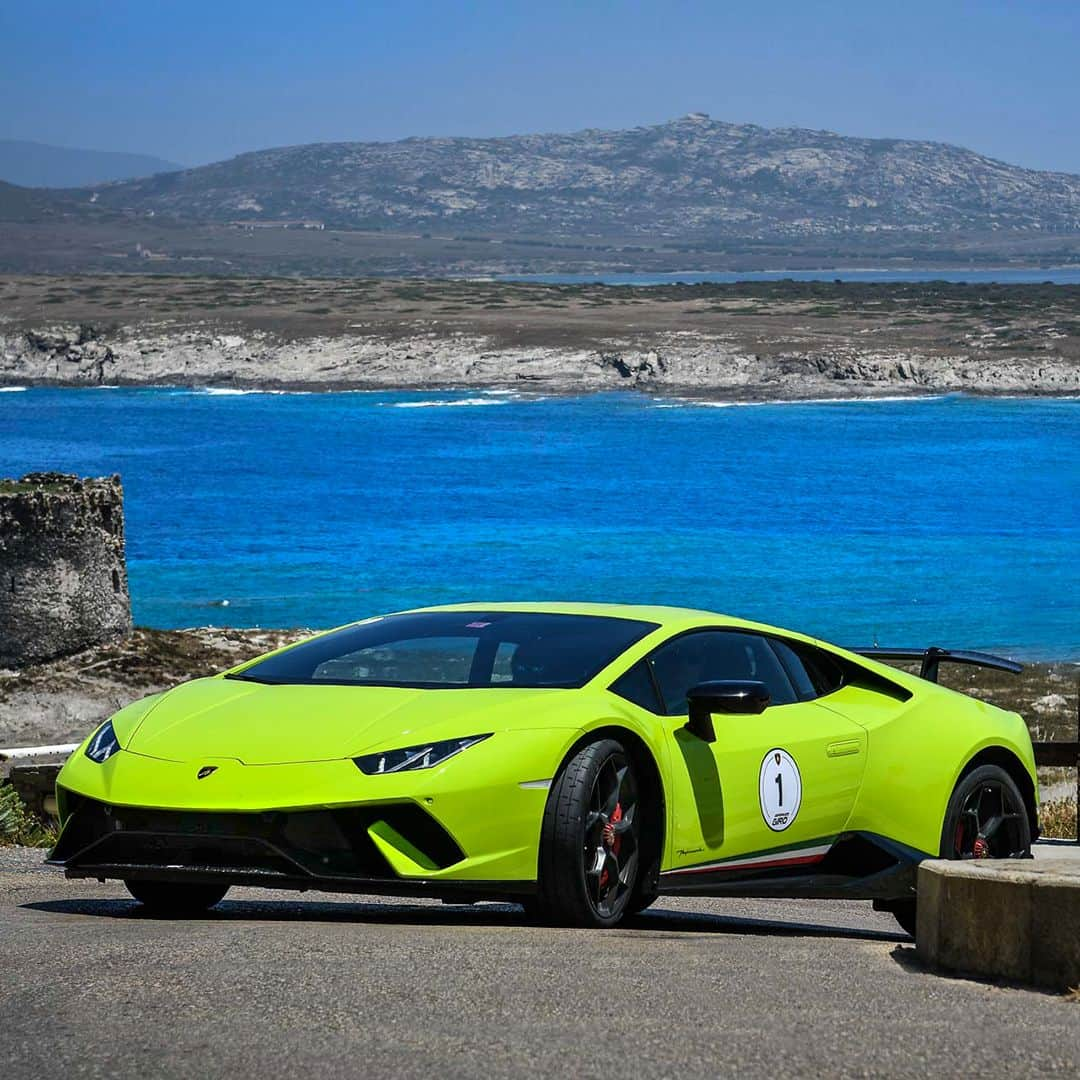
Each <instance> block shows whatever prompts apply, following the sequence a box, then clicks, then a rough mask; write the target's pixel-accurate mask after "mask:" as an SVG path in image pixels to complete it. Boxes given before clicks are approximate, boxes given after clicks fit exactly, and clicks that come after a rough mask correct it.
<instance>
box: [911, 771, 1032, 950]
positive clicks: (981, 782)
mask: <svg viewBox="0 0 1080 1080" xmlns="http://www.w3.org/2000/svg"><path fill="white" fill-rule="evenodd" d="M938 851H939V854H940V856H941V858H943V859H1010V858H1011V859H1026V858H1028V857H1029V856H1030V855H1031V821H1030V819H1029V818H1028V813H1027V808H1026V807H1025V805H1024V797H1023V795H1022V794H1021V793H1020V789H1019V788H1018V787H1017V786H1016V781H1015V780H1013V778H1012V777H1011V776H1010V775H1009V774H1008V773H1007V772H1006V771H1005V770H1004V769H1002V768H1001V767H1000V766H998V765H980V766H979V767H978V768H977V769H972V771H971V772H969V773H968V774H967V775H966V776H962V777H961V778H960V781H959V782H958V783H957V785H956V788H955V789H954V790H953V793H952V796H951V797H950V798H949V805H948V807H947V808H946V810H945V821H944V823H943V824H942V826H941V843H940V846H939V848H938ZM890 910H891V911H892V913H893V915H895V916H896V921H897V922H898V923H899V924H900V925H901V926H902V927H903V929H904V930H905V931H907V933H909V934H910V935H911V936H912V937H914V936H915V926H916V922H917V913H918V906H917V901H916V900H899V901H896V902H895V903H894V904H893V905H892V906H891V907H890Z"/></svg>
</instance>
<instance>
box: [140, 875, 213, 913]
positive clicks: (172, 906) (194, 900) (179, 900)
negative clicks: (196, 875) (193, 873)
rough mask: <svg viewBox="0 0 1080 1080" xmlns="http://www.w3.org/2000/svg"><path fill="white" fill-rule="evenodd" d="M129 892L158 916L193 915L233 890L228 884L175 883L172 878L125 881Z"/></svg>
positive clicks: (205, 909)
mask: <svg viewBox="0 0 1080 1080" xmlns="http://www.w3.org/2000/svg"><path fill="white" fill-rule="evenodd" d="M124 884H125V885H126V886H127V891H128V892H129V893H131V895H132V896H134V897H135V899H136V900H138V901H139V903H140V904H142V906H143V907H144V908H146V909H147V911H149V912H151V913H152V914H154V915H163V916H167V917H169V918H191V917H192V916H195V915H202V914H203V912H205V911H207V910H209V909H210V908H212V907H213V906H214V905H215V904H216V903H218V902H219V901H220V900H221V899H222V898H223V897H224V896H225V894H226V893H227V892H228V891H229V886H228V885H192V884H183V883H180V884H174V883H172V882H169V881H136V880H132V881H125V882H124Z"/></svg>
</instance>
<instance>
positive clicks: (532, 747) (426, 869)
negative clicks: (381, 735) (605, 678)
mask: <svg viewBox="0 0 1080 1080" xmlns="http://www.w3.org/2000/svg"><path fill="white" fill-rule="evenodd" d="M572 738H573V733H572V732H568V731H551V730H546V731H535V732H534V731H528V732H515V733H514V734H513V739H514V742H515V745H514V750H515V753H513V754H511V755H508V754H507V753H506V745H505V744H504V745H502V746H501V747H500V746H499V745H498V744H499V743H500V742H502V740H500V739H499V738H497V737H496V738H491V739H488V740H485V742H484V743H481V744H478V745H477V746H475V747H472V748H470V749H469V750H468V751H466V752H465V753H463V754H461V755H458V756H457V757H455V758H452V759H450V760H449V761H448V762H447V763H446V765H445V766H443V767H437V768H435V769H430V770H422V771H417V772H412V773H401V774H393V775H386V776H365V775H364V774H362V773H361V772H360V771H359V770H358V769H357V768H356V766H355V765H354V764H353V762H352V761H351V760H349V759H344V760H336V761H323V762H301V763H297V764H288V765H257V766H248V765H244V764H242V763H241V762H239V761H236V760H232V759H216V760H205V759H198V760H193V761H188V762H175V761H163V760H161V759H156V758H148V757H143V756H141V755H138V754H133V753H131V752H129V751H121V752H120V753H117V754H115V755H113V757H111V758H109V759H108V760H107V761H106V762H105V763H104V764H103V765H97V764H95V763H94V762H92V761H90V760H89V759H88V758H85V757H84V756H83V755H79V754H76V755H75V757H73V758H72V759H71V760H70V761H69V762H68V764H67V765H66V766H65V768H64V769H63V771H62V772H61V774H60V777H59V779H58V784H57V801H58V804H59V809H60V815H61V821H62V822H63V828H62V831H61V835H60V839H59V841H58V842H57V845H56V848H55V849H54V850H53V852H52V853H51V856H50V860H49V861H50V862H51V863H52V864H53V865H57V866H62V867H63V868H64V869H65V870H66V872H67V874H68V876H71V877H97V878H124V879H136V878H150V879H154V880H177V881H181V880H183V881H216V882H227V883H229V884H236V885H260V886H264V887H278V888H289V889H310V888H318V889H326V890H331V891H347V892H361V893H362V892H371V893H378V892H385V893H392V894H399V895H417V894H429V895H437V896H438V895H441V896H455V895H461V894H462V893H466V894H469V895H470V896H471V897H473V898H475V897H479V896H485V897H487V896H491V897H502V896H516V895H522V894H529V893H531V892H534V891H535V888H536V866H537V854H538V849H539V840H540V826H541V821H542V817H543V811H544V805H545V802H546V798H547V792H546V790H544V789H543V787H537V786H535V781H537V780H543V779H547V778H548V777H550V775H551V772H553V771H554V768H555V765H556V764H557V762H558V761H559V760H561V756H562V752H563V750H564V744H568V743H569V742H570V741H571V740H572ZM521 751H524V752H521ZM538 761H539V762H543V765H542V766H540V767H539V775H537V768H538V767H537V766H536V765H535V764H534V765H530V764H528V763H529V762H538ZM207 766H213V771H212V772H211V773H210V774H209V775H204V776H203V778H201V779H200V778H199V773H200V771H201V772H204V773H205V770H206V768H207ZM547 770H550V771H547ZM523 784H529V785H530V786H522V785H523Z"/></svg>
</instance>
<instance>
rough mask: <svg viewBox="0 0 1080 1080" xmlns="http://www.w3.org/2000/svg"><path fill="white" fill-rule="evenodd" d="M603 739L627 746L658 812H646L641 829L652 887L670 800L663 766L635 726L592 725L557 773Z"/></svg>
mask: <svg viewBox="0 0 1080 1080" xmlns="http://www.w3.org/2000/svg"><path fill="white" fill-rule="evenodd" d="M602 739H615V740H617V741H618V742H620V743H622V745H623V746H625V747H626V750H627V752H628V753H629V754H630V757H631V760H632V761H633V763H634V765H635V766H636V768H637V769H638V773H639V776H640V777H641V780H642V787H643V789H645V790H646V791H647V793H648V803H649V806H650V807H651V808H653V809H654V810H655V813H652V814H649V815H646V819H645V821H644V822H643V823H642V824H643V828H642V832H641V839H642V845H643V846H645V845H648V846H647V848H646V850H647V851H648V853H649V858H648V860H646V861H645V862H644V865H645V867H646V868H647V873H648V875H649V886H650V887H653V886H654V885H655V884H656V883H657V881H658V875H659V872H660V863H661V861H662V860H663V857H664V843H665V840H666V838H667V814H668V803H667V793H666V791H665V789H664V780H663V775H662V774H661V771H660V765H659V763H658V762H657V760H656V757H655V756H654V754H653V752H652V750H651V749H650V747H649V744H648V743H647V742H646V741H645V740H644V739H643V738H642V737H641V736H640V735H639V734H638V733H637V732H635V731H634V730H633V729H632V728H628V727H624V726H623V725H621V724H604V725H602V726H600V727H595V728H590V729H589V730H588V731H586V732H584V733H583V734H582V735H581V737H580V738H578V739H576V740H575V741H574V742H573V744H572V745H571V746H570V747H569V748H568V749H567V751H566V753H565V754H564V755H563V759H562V761H560V762H559V767H558V769H557V770H556V772H555V775H556V776H558V775H559V774H560V773H562V771H563V770H564V769H565V768H566V766H567V764H568V763H569V762H570V761H571V760H572V759H573V757H574V755H575V754H576V753H578V751H579V750H581V749H582V748H583V747H585V746H588V745H589V744H590V743H594V742H600V741H601V740H602Z"/></svg>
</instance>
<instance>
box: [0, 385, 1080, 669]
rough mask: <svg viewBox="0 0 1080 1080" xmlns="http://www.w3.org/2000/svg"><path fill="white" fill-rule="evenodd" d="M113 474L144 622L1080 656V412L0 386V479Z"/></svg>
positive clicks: (1069, 407) (947, 402)
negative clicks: (422, 612) (375, 622)
mask: <svg viewBox="0 0 1080 1080" xmlns="http://www.w3.org/2000/svg"><path fill="white" fill-rule="evenodd" d="M43 469H61V470H66V471H71V472H77V473H83V474H103V473H112V472H118V473H121V474H122V476H123V480H124V485H125V492H126V506H127V530H128V532H127V535H128V559H129V570H130V580H131V590H132V597H133V602H134V608H135V617H136V620H137V621H138V622H140V623H142V624H146V625H151V626H159V627H181V626H192V625H203V624H208V623H218V624H231V625H237V626H251V625H263V626H283V627H284V626H327V625H333V624H337V623H341V622H345V621H348V620H351V619H356V618H361V617H364V616H367V615H371V614H374V613H377V612H381V611H386V610H393V609H397V608H402V607H407V606H412V605H419V604H432V603H443V602H451V601H474V600H475V601H485V600H489V601H490V600H505V599H519V598H524V599H556V598H563V599H587V600H615V601H647V602H653V601H655V602H665V603H672V604H683V605H690V606H697V607H705V608H710V609H715V610H719V611H723V612H729V613H732V614H737V615H743V616H748V617H752V618H758V619H763V620H766V621H769V622H775V623H779V624H780V625H787V626H792V627H795V628H798V629H803V630H806V631H808V632H811V633H815V634H819V635H821V636H823V637H826V638H829V639H832V640H836V641H840V642H843V643H848V644H856V645H857V644H865V643H870V642H873V641H874V640H875V639H876V640H878V641H879V642H880V643H881V644H883V645H886V644H888V645H927V644H932V643H936V644H941V645H952V646H967V647H984V648H999V649H1003V650H1005V651H1006V652H1009V653H1013V654H1015V655H1019V656H1022V657H1023V656H1027V657H1047V658H1060V659H1065V658H1076V659H1080V633H1078V615H1080V401H1076V400H1046V399H1043V400H985V399H971V398H964V397H955V396H949V397H942V398H934V399H923V400H915V401H913V400H897V401H876V402H843V403H840V402H834V403H829V402H824V403H816V404H814V403H808V404H762V405H734V404H731V405H728V406H724V405H723V403H716V402H712V403H705V402H696V401H688V400H673V399H654V398H650V397H647V396H641V395H634V394H598V395H593V396H587V397H544V396H538V395H536V396H529V395H520V394H513V393H478V392H471V393H450V392H443V393H381V392H380V393H373V392H354V393H335V394H280V393H260V392H238V391H214V390H202V391H199V390H182V389H155V390H127V389H92V390H91V389H88V390H70V389H28V390H24V391H22V392H7V393H0V475H8V476H10V475H20V474H21V473H23V472H26V471H29V470H43Z"/></svg>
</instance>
